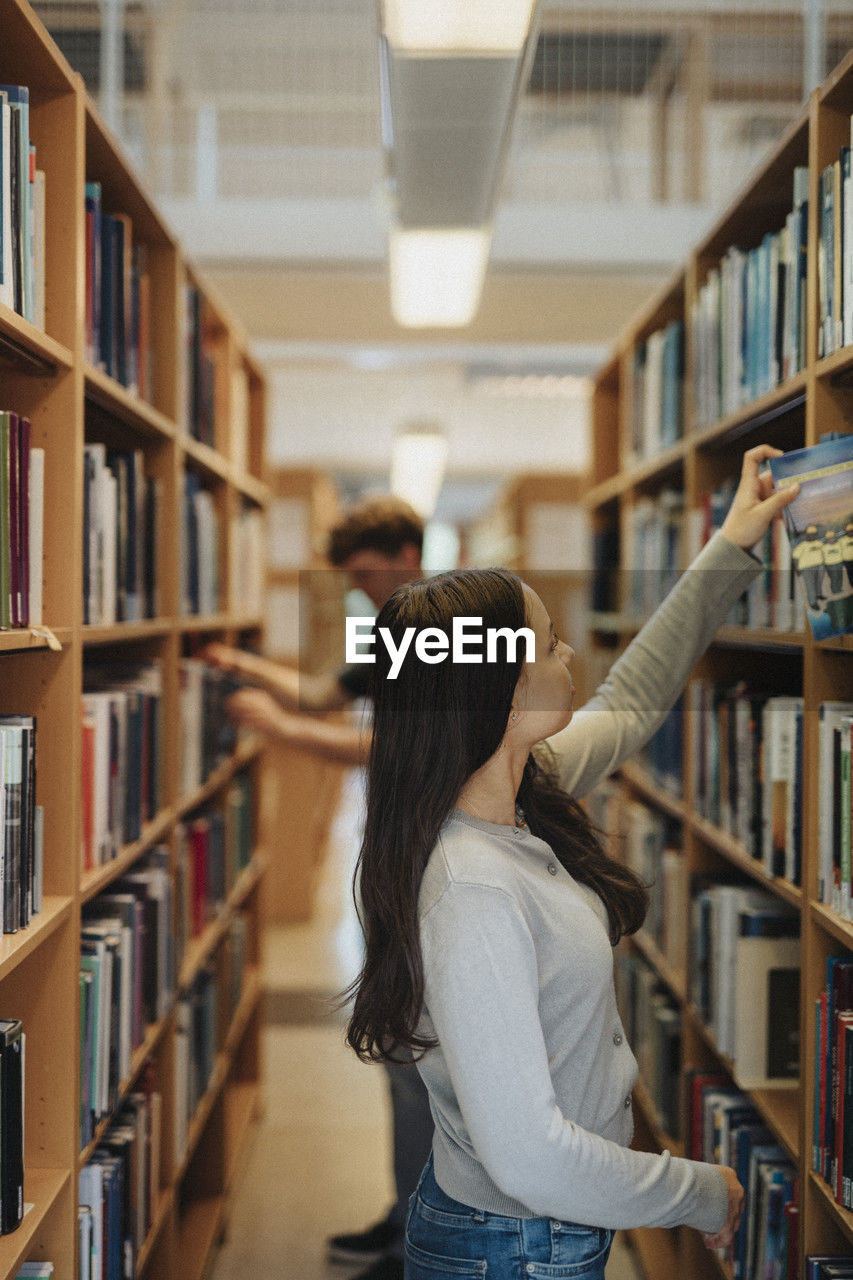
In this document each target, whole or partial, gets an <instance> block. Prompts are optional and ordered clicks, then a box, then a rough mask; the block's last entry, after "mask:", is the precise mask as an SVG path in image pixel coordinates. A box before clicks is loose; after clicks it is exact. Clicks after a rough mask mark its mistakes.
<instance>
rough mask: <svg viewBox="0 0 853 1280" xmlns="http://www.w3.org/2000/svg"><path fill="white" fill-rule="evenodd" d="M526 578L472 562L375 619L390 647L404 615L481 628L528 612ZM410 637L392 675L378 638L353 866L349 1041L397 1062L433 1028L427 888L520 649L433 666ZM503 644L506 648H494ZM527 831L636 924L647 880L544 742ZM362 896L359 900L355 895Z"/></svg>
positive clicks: (534, 770)
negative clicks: (477, 623) (361, 823)
mask: <svg viewBox="0 0 853 1280" xmlns="http://www.w3.org/2000/svg"><path fill="white" fill-rule="evenodd" d="M525 613H526V611H525V600H524V592H523V590H522V585H521V582H520V581H519V579H518V578H517V577H516V576H515V574H512V573H510V572H508V571H507V570H506V569H463V570H457V571H454V572H452V573H446V574H442V575H440V576H438V577H434V578H428V579H425V580H422V581H420V582H414V583H408V584H407V585H406V586H403V587H400V588H399V589H398V590H397V591H395V592H394V594H393V595H392V596H391V598H390V599H389V600H388V601H387V603H386V604H385V605H384V606H383V608H382V609H381V610H380V613H379V616H378V618H377V620H376V627H377V634H378V629H379V628H380V627H387V628H388V631H389V632H390V634H391V636H392V638H393V641H394V644H395V646H399V645H400V641H401V637H402V636H403V633H404V632H405V630H406V628H407V627H414V628H415V629H416V632H417V631H419V630H420V629H422V628H424V627H438V628H440V629H441V630H442V631H443V632H444V633H445V634H446V635H448V636H449V635H450V634H451V632H452V626H453V619H454V618H455V617H474V618H481V619H482V624H483V627H484V628H488V627H495V628H499V627H509V628H511V629H512V630H513V631H516V630H518V628H519V627H523V626H525V625H526V616H525ZM413 649H414V645H412V646H411V647H410V649H409V651H408V652H407V655H406V657H405V658H404V660H403V663H402V666H401V668H400V671H399V673H398V675H397V677H396V679H393V680H391V679H389V678H388V673H389V670H390V665H391V664H390V658H389V656H388V652H387V649H386V646H385V645H384V644H381V643H378V644H377V645H376V647H375V654H376V663H375V666H374V669H373V698H374V721H373V742H372V745H371V749H370V758H369V761H368V768H367V818H366V822H365V828H364V839H363V841H362V845H361V852H360V854H359V859H358V867H357V871H356V883H357V885H358V890H357V893H356V905H357V907H358V910H359V916H360V918H361V923H362V927H363V929H364V935H365V959H364V964H363V966H362V969H361V972H360V974H359V976H358V977H357V978H356V980H355V981H354V982H353V983H352V985H351V986H350V987H349V988H348V990H347V992H345V993H344V997H343V998H344V999H346V998H348V997H351V996H352V995H354V996H355V1000H354V1004H353V1010H352V1015H351V1017H350V1020H349V1025H348V1028H347V1042H348V1043H349V1044H350V1045H351V1047H352V1048H353V1049H354V1050H355V1052H356V1053H357V1054H358V1056H359V1057H360V1058H363V1059H364V1060H365V1061H374V1062H378V1061H386V1060H387V1061H393V1060H394V1059H395V1055H396V1050H397V1049H398V1048H400V1047H403V1048H406V1049H410V1050H413V1051H415V1052H416V1053H422V1052H423V1051H425V1050H426V1049H430V1048H432V1047H433V1046H434V1045H435V1043H436V1041H435V1040H433V1039H430V1038H429V1037H424V1036H421V1035H418V1031H417V1027H418V1023H419V1021H420V1017H421V1010H422V1006H423V999H424V970H423V957H422V954H421V946H420V937H419V929H418V891H419V889H420V884H421V877H422V876H423V873H424V868H425V867H426V864H427V860H428V859H429V856H430V853H431V852H432V849H433V848H434V846H435V844H436V841H437V840H438V835H439V831H440V829H441V826H442V824H443V823H444V821H445V819H446V818H447V816H448V814H449V813H450V811H451V810H452V809H453V808H454V805H455V804H456V800H457V797H458V796H459V793H460V791H461V790H462V787H463V785H464V784H465V782H467V780H468V779H469V778H470V777H471V775H472V774H473V773H475V772H476V770H477V769H479V768H481V767H482V765H484V764H485V763H486V761H487V760H489V759H490V758H491V756H493V755H494V753H495V752H496V751H497V749H498V747H499V746H500V743H501V741H502V739H503V736H504V733H505V731H506V727H507V721H508V719H509V715H510V711H511V707H512V699H513V694H514V692H515V688H516V685H517V683H518V679H519V676H520V674H521V670H522V665H523V664H522V655H523V647H522V646H521V645H519V646H518V647H517V650H516V657H515V659H514V660H513V661H509V660H507V659H505V660H502V661H497V662H483V663H479V664H467V663H457V662H451V661H450V660H449V658H446V659H445V660H444V661H443V662H440V663H436V664H434V665H429V664H427V663H425V662H423V661H421V660H420V659H419V658H417V657H416V656H415V654H414V652H413ZM500 652H502V649H501V648H499V653H500ZM517 798H518V803H519V805H520V806H521V807H522V809H523V810H524V816H525V820H526V822H527V826H528V828H529V830H530V831H531V832H532V833H533V834H534V835H536V836H539V837H540V838H541V839H543V840H545V841H547V843H548V844H549V845H550V846H551V848H552V849H553V851H554V854H555V856H556V857H557V858H558V859H559V861H560V862H561V863H562V864H563V866H564V867H565V868H566V870H567V871H569V872H570V873H571V875H572V876H574V878H575V879H576V880H578V881H580V882H581V883H583V884H586V885H589V886H590V887H591V888H593V889H594V890H595V891H596V892H597V893H598V894H599V896H600V897H601V899H602V901H603V902H604V904H605V907H606V908H607V914H608V919H609V924H610V937H611V941H612V942H613V943H614V945H615V943H616V942H618V940H619V938H620V937H621V936H622V934H624V933H631V932H633V931H634V930H636V929H638V928H639V926H640V925H641V923H642V921H643V918H644V916H645V913H646V908H647V905H648V897H647V894H646V890H645V888H644V886H643V884H642V883H641V881H640V880H639V879H638V878H637V877H636V876H635V875H634V874H633V872H631V871H630V870H629V869H628V868H626V867H624V866H622V865H621V864H620V863H618V862H615V861H613V860H612V859H611V858H609V857H607V855H606V854H605V852H604V850H603V849H602V847H601V844H600V842H599V839H598V835H597V833H596V830H595V828H593V826H592V824H591V823H590V821H589V819H588V818H587V816H586V814H585V812H584V811H583V809H582V808H581V806H580V805H579V804H578V803H577V801H575V800H574V799H572V798H571V797H570V796H569V795H567V794H566V792H565V791H563V789H562V788H561V787H560V786H559V784H558V782H557V781H556V778H555V777H554V775H553V773H552V772H551V770H550V768H549V766H548V762H547V753H545V752H542V751H540V750H537V755H536V757H534V756H533V755H532V754H531V755H530V756H529V758H528V760H527V764H526V765H525V769H524V776H523V778H522V781H521V785H520V787H519V791H518V797H517ZM359 898H360V901H359Z"/></svg>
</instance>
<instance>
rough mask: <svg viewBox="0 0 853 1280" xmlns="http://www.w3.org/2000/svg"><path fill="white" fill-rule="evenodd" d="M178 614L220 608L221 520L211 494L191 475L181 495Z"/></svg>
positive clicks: (210, 611) (205, 611)
mask: <svg viewBox="0 0 853 1280" xmlns="http://www.w3.org/2000/svg"><path fill="white" fill-rule="evenodd" d="M181 532H182V538H181V552H180V570H179V571H180V582H181V613H182V614H183V615H184V616H186V615H188V614H199V613H201V614H206V613H216V612H217V611H218V609H219V608H220V605H221V600H222V596H221V583H220V547H221V544H222V532H221V517H220V515H219V513H218V512H217V510H216V503H215V500H214V497H213V494H212V493H211V491H210V490H209V489H205V488H204V487H203V485H202V483H201V480H200V479H199V477H198V476H197V475H196V473H195V472H194V471H187V472H186V473H185V475H184V487H183V491H182V493H181Z"/></svg>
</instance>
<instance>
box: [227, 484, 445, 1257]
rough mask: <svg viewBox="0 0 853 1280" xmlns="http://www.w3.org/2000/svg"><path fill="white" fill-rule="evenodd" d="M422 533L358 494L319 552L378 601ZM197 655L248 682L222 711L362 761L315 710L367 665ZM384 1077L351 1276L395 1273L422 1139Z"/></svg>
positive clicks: (397, 502) (407, 1073)
mask: <svg viewBox="0 0 853 1280" xmlns="http://www.w3.org/2000/svg"><path fill="white" fill-rule="evenodd" d="M423 533H424V526H423V521H422V520H421V518H420V516H419V515H418V514H417V512H415V511H414V510H413V508H412V507H410V506H409V505H408V503H406V502H403V501H402V500H401V499H399V498H395V497H391V496H382V497H373V498H366V499H365V500H363V501H362V502H360V503H358V504H357V505H356V506H354V507H352V508H351V509H350V511H349V512H348V513H347V514H346V515H345V516H344V517H343V518H342V519H341V520H340V521H339V522H338V523H337V524H336V525H335V526H334V527H333V528H332V530H331V532H330V534H329V540H328V547H327V557H328V559H329V561H330V562H331V564H332V565H334V566H335V567H336V568H340V569H344V570H345V571H346V573H347V575H348V577H349V580H350V582H351V584H352V586H353V587H358V588H360V589H361V590H362V591H363V592H364V593H365V595H367V596H368V597H369V599H370V600H371V601H372V603H373V604H374V605H375V606H376V608H377V609H379V608H381V607H382V605H383V604H384V603H385V601H386V600H387V599H388V598H389V596H390V595H392V593H393V592H394V591H395V590H396V589H397V588H398V587H399V586H401V585H402V584H404V583H407V582H412V581H414V580H416V579H417V578H419V577H420V576H421V550H422V547H423ZM202 656H203V657H205V658H206V659H207V661H209V662H211V663H213V664H214V665H216V666H218V667H219V668H221V669H222V670H223V671H226V672H229V673H230V674H232V675H234V676H237V677H239V678H241V679H242V680H244V681H246V682H247V684H248V685H250V686H252V687H250V688H243V689H240V690H238V692H237V693H235V694H233V695H232V697H231V699H230V700H229V704H228V707H229V712H230V713H231V714H232V716H233V717H234V719H236V720H237V721H238V722H239V723H240V724H243V725H245V726H246V727H248V728H253V729H256V730H258V731H260V732H262V733H265V734H266V735H267V736H268V737H270V738H271V739H272V740H273V741H275V742H278V743H283V744H285V745H287V746H290V747H294V748H296V749H297V750H302V751H308V752H310V753H311V754H312V755H315V756H317V757H319V758H322V759H324V760H329V761H334V762H336V763H339V764H344V765H353V766H356V765H362V764H364V763H365V761H366V759H367V754H368V751H369V748H370V739H371V731H370V729H369V728H365V729H360V728H358V727H357V726H355V725H349V724H334V723H333V724H330V723H328V722H326V721H323V720H321V719H319V718H318V717H320V716H321V715H322V714H324V713H325V712H328V711H336V710H339V709H341V708H343V707H345V706H346V705H347V704H349V703H351V702H353V701H354V700H355V699H357V698H362V697H366V696H367V694H368V692H369V689H370V673H371V670H372V667H371V666H369V665H366V664H363V663H360V664H356V665H353V666H345V667H342V668H341V669H340V670H338V671H335V672H331V673H329V674H326V675H305V674H303V673H301V672H299V671H298V670H297V669H296V668H295V667H288V666H285V665H283V664H282V663H279V662H274V661H272V660H270V659H269V658H263V657H261V656H260V655H258V654H255V653H249V652H246V651H245V650H242V649H233V648H230V647H228V646H226V645H223V644H211V645H208V647H207V648H206V649H205V651H204V654H203V655H202ZM410 1061H411V1060H410ZM387 1078H388V1084H389V1088H390V1093H391V1129H392V1141H393V1165H394V1185H395V1191H396V1199H395V1201H394V1203H393V1205H392V1206H391V1208H390V1210H389V1211H388V1213H387V1214H386V1216H385V1217H384V1218H382V1219H381V1220H380V1221H378V1222H376V1223H375V1224H374V1225H372V1226H370V1227H369V1228H368V1229H367V1230H364V1231H357V1232H352V1233H347V1234H344V1235H336V1236H332V1237H331V1238H330V1240H329V1241H328V1250H329V1258H330V1260H331V1261H334V1262H342V1263H350V1264H352V1263H355V1264H359V1263H360V1264H362V1266H363V1267H364V1270H363V1271H362V1272H361V1273H360V1275H359V1280H400V1278H401V1277H402V1274H403V1260H402V1259H403V1253H402V1250H403V1232H404V1228H405V1220H406V1210H407V1207H408V1202H409V1197H410V1196H411V1195H412V1193H413V1191H414V1189H415V1186H416V1185H417V1181H418V1178H419V1177H420V1173H421V1169H422V1168H423V1166H424V1163H425V1162H426V1159H427V1156H428V1155H429V1152H430V1149H431V1145H432V1132H433V1122H432V1116H431V1114H430V1109H429V1098H428V1095H427V1092H426V1088H425V1086H424V1084H423V1082H422V1080H421V1078H420V1076H419V1075H418V1073H417V1071H416V1070H415V1069H414V1067H413V1066H411V1065H408V1066H406V1065H395V1064H393V1063H389V1064H387Z"/></svg>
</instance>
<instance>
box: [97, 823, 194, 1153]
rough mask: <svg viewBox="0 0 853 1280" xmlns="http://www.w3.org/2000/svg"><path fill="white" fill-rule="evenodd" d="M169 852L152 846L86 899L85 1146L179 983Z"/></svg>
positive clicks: (110, 1105) (160, 847)
mask: <svg viewBox="0 0 853 1280" xmlns="http://www.w3.org/2000/svg"><path fill="white" fill-rule="evenodd" d="M172 911H173V891H172V884H171V878H170V875H169V854H168V850H167V849H166V848H165V847H164V846H158V847H157V848H154V849H151V850H149V851H148V853H146V854H145V856H144V857H143V858H142V859H140V861H139V862H137V863H135V864H134V866H133V867H132V868H131V869H130V870H129V871H128V872H127V873H126V874H125V875H123V876H122V877H121V878H120V879H118V880H116V881H114V883H113V884H111V885H110V888H109V890H108V891H107V892H105V893H103V894H99V895H98V897H96V898H93V899H92V901H91V902H88V903H86V904H85V906H84V909H83V919H82V924H81V944H80V945H81V954H80V1145H81V1147H84V1146H86V1144H87V1143H88V1142H90V1141H91V1140H92V1136H93V1134H94V1130H95V1127H96V1125H97V1124H98V1122H99V1120H101V1119H103V1117H104V1116H107V1115H109V1114H111V1112H112V1111H113V1110H114V1109H115V1106H116V1103H117V1101H118V1092H119V1087H120V1084H121V1082H122V1080H124V1079H126V1077H127V1075H128V1073H129V1071H130V1064H131V1058H132V1055H133V1051H134V1050H135V1049H136V1048H138V1046H139V1045H140V1044H142V1041H143V1039H144V1038H145V1029H146V1027H147V1026H148V1025H149V1024H150V1023H153V1022H157V1021H159V1020H160V1019H161V1018H163V1017H165V1016H166V1013H167V1012H168V1009H169V1006H170V1004H171V1000H172V996H173V992H174V986H175V976H174V975H175V947H174V941H173V936H172Z"/></svg>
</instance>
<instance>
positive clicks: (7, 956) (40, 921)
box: [0, 895, 74, 1273]
mask: <svg viewBox="0 0 853 1280" xmlns="http://www.w3.org/2000/svg"><path fill="white" fill-rule="evenodd" d="M73 905H74V900H73V899H72V898H64V897H55V896H51V895H49V896H46V897H44V898H43V899H42V909H41V911H40V912H39V913H38V915H36V916H33V918H32V920H31V921H30V923H29V924H28V925H27V927H26V929H19V930H18V932H17V933H4V934H3V935H2V936H0V979H2V978H5V977H6V975H7V974H9V973H11V972H12V970H13V969H15V968H17V966H18V965H19V964H20V963H21V961H22V960H24V959H26V957H27V956H28V955H31V954H32V952H33V951H35V949H36V948H37V947H40V946H41V944H42V943H43V942H44V940H45V938H49V937H50V935H51V934H52V933H53V932H54V931H55V930H56V929H59V928H60V927H61V926H62V925H63V924H65V922H66V921H67V920H69V919H70V918H71V911H72V907H73ZM0 1273H2V1269H0Z"/></svg>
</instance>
